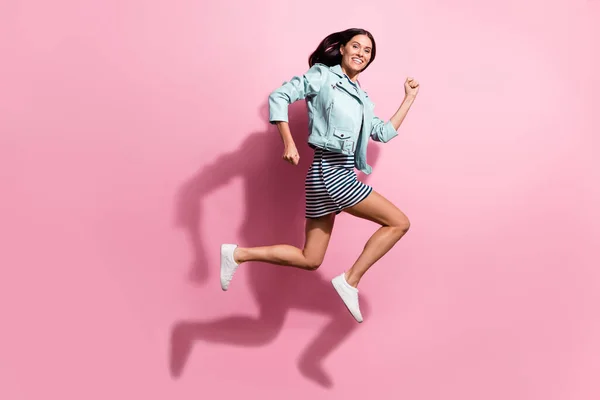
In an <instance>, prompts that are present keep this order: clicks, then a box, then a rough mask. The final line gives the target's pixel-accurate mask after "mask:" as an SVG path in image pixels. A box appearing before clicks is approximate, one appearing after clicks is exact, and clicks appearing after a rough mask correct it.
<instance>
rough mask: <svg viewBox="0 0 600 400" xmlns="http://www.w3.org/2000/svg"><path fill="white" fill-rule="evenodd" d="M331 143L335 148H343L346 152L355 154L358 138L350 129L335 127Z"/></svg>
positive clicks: (343, 151)
mask: <svg viewBox="0 0 600 400" xmlns="http://www.w3.org/2000/svg"><path fill="white" fill-rule="evenodd" d="M330 143H331V145H332V146H333V147H334V148H336V149H338V150H341V151H342V153H344V154H354V151H355V145H356V138H355V137H354V134H353V133H352V132H350V131H344V130H340V129H334V130H333V137H332V138H331V141H330Z"/></svg>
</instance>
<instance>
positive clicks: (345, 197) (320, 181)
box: [304, 148, 373, 218]
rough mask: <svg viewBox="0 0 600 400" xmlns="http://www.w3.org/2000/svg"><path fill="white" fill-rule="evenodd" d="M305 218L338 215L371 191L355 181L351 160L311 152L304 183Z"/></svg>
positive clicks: (338, 154)
mask: <svg viewBox="0 0 600 400" xmlns="http://www.w3.org/2000/svg"><path fill="white" fill-rule="evenodd" d="M304 189H305V194H306V218H317V217H322V216H324V215H327V214H331V213H336V214H339V213H340V212H342V210H343V209H344V208H347V207H351V206H353V205H355V204H358V203H359V202H361V201H362V200H364V199H365V198H367V196H368V195H369V194H371V192H372V191H373V188H371V187H370V186H369V185H366V184H364V183H362V182H360V181H359V180H358V178H357V177H356V173H355V172H354V156H352V155H348V154H341V153H334V152H331V151H327V150H323V149H321V148H315V154H314V158H313V162H312V164H311V166H310V168H309V169H308V172H307V174H306V180H305V182H304Z"/></svg>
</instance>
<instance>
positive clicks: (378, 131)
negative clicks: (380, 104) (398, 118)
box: [371, 117, 398, 143]
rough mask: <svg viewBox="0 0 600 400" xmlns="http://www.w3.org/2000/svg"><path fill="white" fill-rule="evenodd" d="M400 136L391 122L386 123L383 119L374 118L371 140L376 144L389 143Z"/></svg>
mask: <svg viewBox="0 0 600 400" xmlns="http://www.w3.org/2000/svg"><path fill="white" fill-rule="evenodd" d="M396 136H398V131H396V129H394V125H392V122H391V121H387V122H384V121H383V120H382V119H381V118H378V117H373V120H372V122H371V138H373V140H374V141H376V142H383V143H386V142H389V141H390V140H392V139H393V138H395V137H396Z"/></svg>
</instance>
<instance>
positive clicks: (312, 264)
mask: <svg viewBox="0 0 600 400" xmlns="http://www.w3.org/2000/svg"><path fill="white" fill-rule="evenodd" d="M322 263H323V258H320V257H307V258H306V264H305V266H306V269H307V270H309V271H316V270H317V269H319V267H320V266H321V264H322Z"/></svg>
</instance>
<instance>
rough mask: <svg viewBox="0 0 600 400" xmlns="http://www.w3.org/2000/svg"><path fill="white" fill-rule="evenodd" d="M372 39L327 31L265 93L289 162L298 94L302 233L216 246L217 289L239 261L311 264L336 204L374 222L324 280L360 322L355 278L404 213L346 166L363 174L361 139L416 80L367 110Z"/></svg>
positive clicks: (403, 224)
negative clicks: (348, 260) (309, 153)
mask: <svg viewBox="0 0 600 400" xmlns="http://www.w3.org/2000/svg"><path fill="white" fill-rule="evenodd" d="M375 50H376V47H375V40H374V39H373V36H372V35H371V33H369V32H368V31H366V30H364V29H348V30H345V31H341V32H336V33H332V34H331V35H329V36H327V37H326V38H325V39H323V41H322V42H321V43H320V44H319V46H318V47H317V49H316V50H315V51H314V52H313V53H312V54H311V55H310V57H309V67H310V69H309V70H308V71H307V72H306V73H305V74H304V75H302V76H296V77H294V78H292V79H291V80H290V81H289V82H285V83H284V84H283V85H281V86H280V87H279V88H277V89H276V90H275V91H273V92H272V93H271V94H270V96H269V120H270V122H271V123H272V124H276V125H277V128H278V129H279V133H280V134H281V138H282V140H283V144H284V148H285V149H284V153H283V159H284V160H285V161H287V162H289V163H291V164H293V165H297V164H298V161H299V155H298V150H297V148H296V145H295V143H294V139H293V137H292V135H291V133H290V128H289V125H288V106H289V105H290V104H291V103H293V102H295V101H297V100H306V104H307V109H308V116H309V131H310V132H309V137H308V143H309V146H310V147H311V148H312V149H314V158H313V162H312V165H311V166H310V168H309V169H308V173H307V175H306V180H305V194H306V229H305V231H306V233H305V234H306V238H305V244H304V248H303V249H299V248H297V247H293V246H290V245H287V244H277V245H271V246H264V247H253V248H243V247H239V246H238V245H236V244H223V245H221V288H222V289H223V290H227V289H228V288H229V284H230V282H231V280H232V278H233V275H234V273H235V271H236V270H237V268H238V267H239V266H240V265H241V264H242V263H244V262H247V261H262V262H266V263H270V264H275V265H284V266H291V267H297V268H302V269H305V270H309V271H314V270H316V269H317V268H318V267H319V266H320V265H321V262H322V261H323V258H324V256H325V252H326V250H327V246H328V244H329V239H330V237H331V232H332V229H333V224H334V220H335V216H336V215H337V214H339V213H340V212H342V211H345V212H347V213H348V214H350V215H354V216H356V217H359V218H364V219H368V220H370V221H373V222H375V223H377V224H379V225H381V227H380V228H379V229H378V230H377V231H376V232H375V233H374V234H373V236H371V238H370V239H369V240H368V241H367V243H366V244H365V246H364V249H363V251H362V253H361V254H360V256H359V257H358V259H357V260H356V262H355V263H354V265H352V267H351V268H349V269H348V270H346V271H344V272H342V273H341V274H340V275H337V276H336V277H334V278H333V279H332V281H331V282H332V284H333V287H334V289H335V290H336V291H337V293H338V295H339V296H340V298H341V299H342V301H343V302H344V304H345V305H346V307H347V308H348V310H349V311H350V313H351V314H352V316H354V318H355V319H356V320H357V321H358V322H362V321H363V317H362V315H361V312H360V307H359V302H358V283H359V282H360V280H361V278H362V277H363V275H364V274H365V273H366V272H367V270H368V269H369V268H370V267H371V266H372V265H373V264H374V263H375V262H376V261H378V260H379V259H380V258H381V257H382V256H383V255H384V254H386V253H387V252H388V251H389V250H390V249H391V248H392V247H393V246H394V244H396V242H398V240H400V238H402V236H404V234H405V233H406V232H407V231H408V228H409V225H410V224H409V220H408V218H407V217H406V215H405V214H404V213H403V212H402V211H400V210H399V209H398V208H397V207H396V206H395V205H394V204H392V203H391V202H389V201H388V200H387V199H385V198H384V197H383V196H381V195H380V194H379V193H377V192H376V191H374V190H373V189H372V188H371V187H370V186H368V185H366V184H364V183H362V182H360V181H358V179H357V176H356V173H355V171H354V168H357V169H358V170H360V171H362V172H364V173H366V174H370V173H371V167H370V166H369V165H368V164H367V156H366V154H367V145H368V143H369V139H372V140H375V141H378V142H388V141H389V140H391V139H392V138H394V137H395V136H397V134H398V133H397V130H398V128H399V127H400V124H401V123H402V121H403V120H404V118H405V117H406V114H407V113H408V110H409V109H410V107H411V105H412V103H413V102H414V100H415V97H416V96H417V93H418V91H419V84H418V83H417V81H415V80H414V79H412V78H407V79H406V81H405V82H404V89H405V96H404V100H403V101H402V104H401V105H400V107H399V108H398V110H397V111H396V113H395V114H394V115H393V116H392V118H391V119H390V120H389V121H387V122H384V121H383V120H381V119H379V118H378V117H377V116H375V114H374V113H373V108H374V104H373V102H372V101H371V100H370V98H369V96H368V94H367V93H366V92H365V91H364V90H363V89H362V88H361V86H360V84H359V82H358V76H359V74H360V73H361V72H363V71H365V70H366V69H367V67H368V66H369V65H370V64H371V63H372V62H373V61H374V60H375V54H376V51H375Z"/></svg>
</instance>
